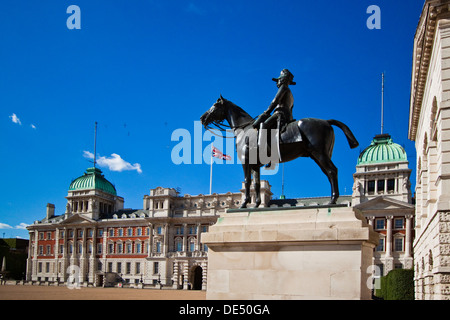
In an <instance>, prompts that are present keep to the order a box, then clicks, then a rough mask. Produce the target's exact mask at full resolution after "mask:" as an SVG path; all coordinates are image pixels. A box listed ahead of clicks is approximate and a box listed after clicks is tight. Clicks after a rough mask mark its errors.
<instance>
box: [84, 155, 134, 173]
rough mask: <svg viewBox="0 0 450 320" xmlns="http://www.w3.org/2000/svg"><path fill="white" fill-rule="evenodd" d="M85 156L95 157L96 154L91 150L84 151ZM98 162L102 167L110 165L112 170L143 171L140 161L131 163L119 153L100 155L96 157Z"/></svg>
mask: <svg viewBox="0 0 450 320" xmlns="http://www.w3.org/2000/svg"><path fill="white" fill-rule="evenodd" d="M83 156H84V157H85V158H88V159H94V154H93V153H92V152H89V151H83ZM96 162H97V163H98V165H99V166H101V167H108V168H109V170H111V171H118V172H122V171H125V170H136V171H137V172H138V173H142V170H141V165H140V164H139V163H135V164H131V163H129V162H127V161H125V160H123V159H122V157H121V156H120V155H118V154H117V153H113V154H111V157H109V158H107V157H100V158H98V159H96Z"/></svg>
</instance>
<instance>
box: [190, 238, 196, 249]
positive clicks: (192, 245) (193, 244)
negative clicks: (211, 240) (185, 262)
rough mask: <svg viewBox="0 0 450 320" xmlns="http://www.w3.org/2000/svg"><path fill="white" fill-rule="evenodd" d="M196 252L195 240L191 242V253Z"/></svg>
mask: <svg viewBox="0 0 450 320" xmlns="http://www.w3.org/2000/svg"><path fill="white" fill-rule="evenodd" d="M194 251H195V239H191V240H190V241H189V252H194Z"/></svg>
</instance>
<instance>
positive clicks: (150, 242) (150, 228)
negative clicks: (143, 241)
mask: <svg viewBox="0 0 450 320" xmlns="http://www.w3.org/2000/svg"><path fill="white" fill-rule="evenodd" d="M152 248H153V224H151V223H149V224H148V248H147V250H148V252H147V257H148V258H150V257H151V255H152V250H153V249H152Z"/></svg>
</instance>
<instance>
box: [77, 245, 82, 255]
mask: <svg viewBox="0 0 450 320" xmlns="http://www.w3.org/2000/svg"><path fill="white" fill-rule="evenodd" d="M82 253H83V245H82V244H81V243H79V244H78V254H82Z"/></svg>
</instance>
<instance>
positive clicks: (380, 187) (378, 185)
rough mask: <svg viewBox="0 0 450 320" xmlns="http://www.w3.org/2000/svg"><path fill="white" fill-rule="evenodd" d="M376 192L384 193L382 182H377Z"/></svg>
mask: <svg viewBox="0 0 450 320" xmlns="http://www.w3.org/2000/svg"><path fill="white" fill-rule="evenodd" d="M377 192H378V193H383V192H384V180H378V182H377Z"/></svg>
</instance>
